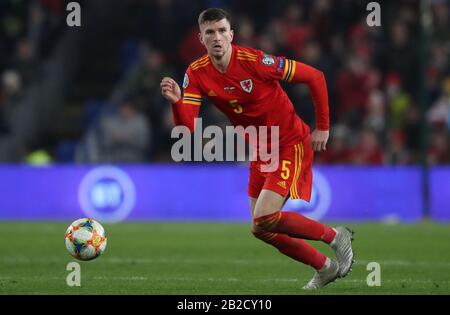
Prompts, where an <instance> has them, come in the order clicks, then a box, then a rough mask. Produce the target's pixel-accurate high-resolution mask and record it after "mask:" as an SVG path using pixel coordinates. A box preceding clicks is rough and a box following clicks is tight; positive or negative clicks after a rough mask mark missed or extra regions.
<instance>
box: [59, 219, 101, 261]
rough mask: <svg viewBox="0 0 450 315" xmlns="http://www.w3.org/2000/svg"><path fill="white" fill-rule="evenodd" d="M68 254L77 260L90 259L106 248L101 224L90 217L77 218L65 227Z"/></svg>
mask: <svg viewBox="0 0 450 315" xmlns="http://www.w3.org/2000/svg"><path fill="white" fill-rule="evenodd" d="M64 240H65V242H66V247H67V250H68V251H69V253H70V255H72V256H73V257H75V258H76V259H79V260H92V259H94V258H97V257H98V256H100V254H101V253H103V252H104V250H105V248H106V234H105V229H104V228H103V226H102V225H101V224H100V223H98V222H97V221H95V220H93V219H90V218H83V219H78V220H76V221H74V222H72V224H71V225H70V226H69V227H68V228H67V231H66V236H65V237H64Z"/></svg>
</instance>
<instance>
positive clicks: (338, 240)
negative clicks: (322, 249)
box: [330, 226, 355, 278]
mask: <svg viewBox="0 0 450 315" xmlns="http://www.w3.org/2000/svg"><path fill="white" fill-rule="evenodd" d="M334 230H335V231H336V236H335V237H334V240H333V241H332V242H331V243H330V246H331V248H332V249H333V250H334V252H335V254H336V260H337V262H338V263H339V277H341V278H343V277H345V276H346V275H348V274H349V272H350V271H352V265H353V263H354V262H355V261H354V260H353V249H352V241H353V233H354V232H353V231H352V230H350V229H349V228H346V227H343V226H338V227H336V228H334Z"/></svg>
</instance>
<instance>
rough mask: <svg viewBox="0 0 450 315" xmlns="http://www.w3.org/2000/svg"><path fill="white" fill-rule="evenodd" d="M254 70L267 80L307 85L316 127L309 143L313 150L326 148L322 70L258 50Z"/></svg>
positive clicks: (327, 124)
mask: <svg viewBox="0 0 450 315" xmlns="http://www.w3.org/2000/svg"><path fill="white" fill-rule="evenodd" d="M256 70H257V73H258V75H259V76H261V77H262V78H263V79H267V80H280V81H286V82H292V83H303V84H306V85H308V87H309V90H310V91H311V96H312V98H313V102H314V107H315V112H316V129H315V130H314V131H313V132H312V133H311V145H312V149H313V150H314V151H322V150H325V149H326V145H327V141H328V137H329V129H330V121H329V107H328V91H327V83H326V81H325V76H324V74H323V72H322V71H320V70H318V69H316V68H314V67H311V66H309V65H307V64H304V63H301V62H298V61H295V60H290V59H287V58H285V57H277V56H271V55H267V54H264V53H263V52H259V62H258V63H257V66H256Z"/></svg>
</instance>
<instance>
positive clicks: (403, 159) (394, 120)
mask: <svg viewBox="0 0 450 315" xmlns="http://www.w3.org/2000/svg"><path fill="white" fill-rule="evenodd" d="M124 1H125V0H124ZM16 2H21V1H16ZM30 2H32V3H34V4H35V5H34V6H33V5H28V4H25V3H28V2H21V3H22V4H23V5H24V6H26V7H27V9H26V10H24V11H20V10H18V11H17V12H27V15H26V16H20V17H18V16H15V15H14V12H11V10H5V8H3V7H2V5H3V4H0V17H1V21H2V25H1V27H2V29H0V32H1V35H0V38H1V46H0V56H1V58H0V79H1V82H0V86H1V90H0V112H1V116H0V133H7V132H8V126H7V122H6V121H5V117H7V106H6V104H8V103H10V102H11V99H12V98H14V97H17V95H19V94H20V91H21V90H23V89H25V88H26V85H27V82H29V81H30V80H36V79H38V77H39V74H37V73H36V70H35V65H36V63H38V62H39V60H41V58H45V56H46V53H47V52H48V51H49V50H50V49H51V45H52V39H53V38H55V37H56V36H59V34H60V27H59V26H58V23H56V22H55V21H58V17H60V16H61V14H62V11H64V7H61V3H63V1H57V0H54V1H51V0H41V1H30ZM368 2H370V1H359V0H341V1H332V0H315V1H313V0H308V1H257V0H246V1H238V0H235V1H233V0H231V1H225V0H223V1H220V0H216V1H212V0H211V1H175V0H155V1H144V0H127V5H128V8H129V10H130V11H129V12H132V13H133V16H132V18H130V20H132V22H131V23H133V25H134V30H135V31H134V32H133V34H129V37H128V38H124V39H123V42H122V46H121V53H120V54H119V55H120V57H119V58H118V60H117V63H118V64H120V67H121V69H122V71H121V76H120V78H119V80H118V81H117V82H116V84H115V85H114V87H112V88H111V93H110V94H111V96H110V98H109V99H108V100H107V101H108V104H109V105H108V106H109V107H110V108H107V109H106V110H105V109H102V110H101V111H100V112H99V113H98V117H96V123H94V124H90V125H89V127H88V128H87V129H86V130H84V131H83V134H82V135H80V139H78V140H79V141H78V145H77V150H76V153H74V157H73V159H74V161H80V162H148V161H170V160H171V158H170V148H171V144H172V142H171V139H170V132H171V128H172V126H173V122H172V117H171V111H170V106H168V104H167V103H166V101H165V100H164V99H163V98H162V97H161V95H160V89H159V82H160V80H161V78H162V77H163V76H165V75H168V76H173V77H174V78H175V79H176V80H177V81H178V82H179V83H180V84H181V81H182V78H183V75H184V71H185V70H186V67H187V66H188V65H189V63H191V62H192V61H194V60H195V59H196V58H198V57H200V56H202V55H203V54H204V53H205V51H204V48H203V47H202V46H201V44H200V42H199V41H198V37H197V33H198V26H197V17H198V14H199V12H201V11H202V10H203V9H204V8H207V7H223V8H225V9H227V10H228V11H229V12H230V13H231V15H232V18H233V19H232V28H233V29H234V30H235V43H237V44H239V45H242V46H248V47H253V48H258V49H261V50H263V51H265V52H267V53H270V54H273V55H283V56H286V57H287V58H290V59H295V60H298V61H301V62H304V63H307V64H309V65H312V66H314V67H316V68H318V69H320V70H322V71H323V72H324V74H325V76H326V80H327V84H328V89H329V100H330V112H331V123H332V129H331V134H330V141H329V144H328V147H327V150H326V151H325V152H322V153H318V154H317V155H316V161H317V162H318V163H327V164H338V163H352V164H365V165H379V164H386V165H409V164H416V163H421V162H423V161H424V160H425V159H426V161H428V163H430V164H445V163H450V1H449V0H433V1H432V10H431V13H432V25H431V27H432V28H431V34H430V35H431V37H430V38H429V40H428V42H427V43H426V48H427V49H422V47H421V45H420V36H419V34H420V21H421V17H420V13H421V10H420V6H419V1H418V0H399V1H380V4H381V8H382V15H381V22H382V25H381V26H380V27H369V26H368V25H367V23H366V18H367V14H368V13H369V12H368V11H367V10H366V5H367V3H368ZM2 3H3V1H2ZM5 3H6V2H5ZM5 12H8V13H5ZM44 13H45V14H44ZM24 23H26V24H27V25H24ZM36 26H38V27H36ZM25 30H28V31H27V32H25ZM95 62H101V61H99V60H96V61H95ZM421 63H425V64H426V69H425V71H424V72H423V71H421ZM283 86H284V88H285V89H286V91H287V92H288V94H289V96H290V97H291V100H292V101H293V103H294V105H295V107H296V111H297V113H298V114H299V115H300V117H302V119H304V120H305V121H306V122H307V123H308V124H309V125H310V126H312V127H314V124H315V121H314V119H315V117H314V106H313V103H312V100H311V97H310V94H309V91H308V89H307V87H306V86H304V85H293V84H287V85H283ZM201 116H202V117H203V118H204V121H205V123H206V124H208V123H214V124H216V125H220V126H226V125H227V124H228V122H227V120H226V118H225V116H224V115H222V114H221V113H219V112H218V111H217V110H216V109H215V108H214V107H213V106H210V105H209V103H208V102H207V101H205V102H204V105H203V106H202V109H201ZM61 140H63V139H61Z"/></svg>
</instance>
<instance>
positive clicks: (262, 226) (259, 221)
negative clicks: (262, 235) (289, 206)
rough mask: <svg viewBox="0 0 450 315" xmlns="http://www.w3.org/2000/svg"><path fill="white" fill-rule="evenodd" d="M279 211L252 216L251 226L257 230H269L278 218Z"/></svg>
mask: <svg viewBox="0 0 450 315" xmlns="http://www.w3.org/2000/svg"><path fill="white" fill-rule="evenodd" d="M280 216H281V212H280V211H276V212H273V213H271V214H268V215H263V216H255V217H254V218H253V226H254V228H257V229H258V230H263V231H271V230H272V229H273V228H274V227H275V226H276V225H277V223H278V221H279V220H280Z"/></svg>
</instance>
